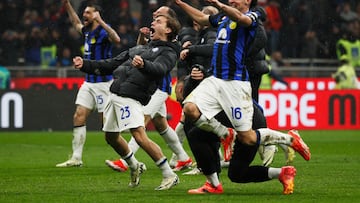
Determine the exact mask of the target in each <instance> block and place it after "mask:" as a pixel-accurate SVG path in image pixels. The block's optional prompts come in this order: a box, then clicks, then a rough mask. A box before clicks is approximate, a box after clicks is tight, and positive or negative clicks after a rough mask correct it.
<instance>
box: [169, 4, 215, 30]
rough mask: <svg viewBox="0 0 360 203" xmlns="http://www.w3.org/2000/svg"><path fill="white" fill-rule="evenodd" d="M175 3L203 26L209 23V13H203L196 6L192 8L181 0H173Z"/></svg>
mask: <svg viewBox="0 0 360 203" xmlns="http://www.w3.org/2000/svg"><path fill="white" fill-rule="evenodd" d="M175 3H176V4H177V5H178V6H179V7H180V8H182V9H183V10H184V11H185V12H186V13H187V14H188V15H189V16H190V17H191V18H192V19H193V20H195V21H196V22H197V23H199V24H200V25H203V26H207V25H210V22H209V15H207V14H204V13H203V12H201V11H200V10H198V9H197V8H194V7H192V6H190V5H189V4H187V3H185V2H183V1H181V0H175Z"/></svg>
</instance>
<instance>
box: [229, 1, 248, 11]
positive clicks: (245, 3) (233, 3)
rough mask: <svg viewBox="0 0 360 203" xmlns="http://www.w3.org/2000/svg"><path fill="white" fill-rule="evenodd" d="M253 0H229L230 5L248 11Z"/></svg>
mask: <svg viewBox="0 0 360 203" xmlns="http://www.w3.org/2000/svg"><path fill="white" fill-rule="evenodd" d="M250 3H251V0H229V5H230V6H231V7H234V8H236V9H238V10H239V11H242V12H243V11H246V9H247V8H248V7H249V5H250Z"/></svg>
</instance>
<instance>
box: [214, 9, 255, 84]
mask: <svg viewBox="0 0 360 203" xmlns="http://www.w3.org/2000/svg"><path fill="white" fill-rule="evenodd" d="M209 21H210V23H211V25H212V26H213V27H217V29H218V30H217V36H216V41H215V43H214V50H213V57H212V60H211V68H212V70H213V75H214V76H215V77H217V78H220V79H224V80H242V81H249V74H248V72H247V70H246V66H245V58H246V53H247V49H248V47H249V45H250V43H251V42H252V41H253V39H254V37H255V32H256V26H257V22H256V21H253V23H252V25H250V26H249V27H244V26H241V25H239V24H238V23H237V22H235V21H233V20H231V19H230V18H229V17H227V16H225V15H224V14H223V13H220V14H218V15H214V16H210V18H209Z"/></svg>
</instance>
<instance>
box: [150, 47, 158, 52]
mask: <svg viewBox="0 0 360 203" xmlns="http://www.w3.org/2000/svg"><path fill="white" fill-rule="evenodd" d="M151 51H152V52H157V51H159V47H154V48H152V50H151Z"/></svg>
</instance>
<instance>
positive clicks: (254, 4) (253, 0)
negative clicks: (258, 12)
mask: <svg viewBox="0 0 360 203" xmlns="http://www.w3.org/2000/svg"><path fill="white" fill-rule="evenodd" d="M256 5H257V0H251V3H250V8H254V7H255V6H256Z"/></svg>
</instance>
